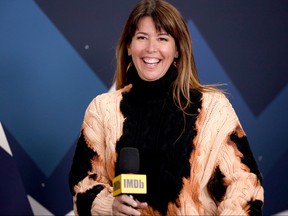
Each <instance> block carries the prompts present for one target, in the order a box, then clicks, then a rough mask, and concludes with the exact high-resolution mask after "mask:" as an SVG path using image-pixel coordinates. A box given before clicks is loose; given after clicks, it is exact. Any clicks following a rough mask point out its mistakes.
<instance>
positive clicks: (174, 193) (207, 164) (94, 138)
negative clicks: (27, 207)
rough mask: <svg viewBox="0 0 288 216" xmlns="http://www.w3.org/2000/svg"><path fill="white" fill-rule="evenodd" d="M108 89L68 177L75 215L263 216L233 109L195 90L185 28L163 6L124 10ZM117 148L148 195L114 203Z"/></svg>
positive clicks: (255, 174) (153, 3)
mask: <svg viewBox="0 0 288 216" xmlns="http://www.w3.org/2000/svg"><path fill="white" fill-rule="evenodd" d="M116 58H117V68H116V75H115V81H116V91H114V92H110V93H105V94H102V95H99V96H97V97H96V98H95V99H94V100H93V101H92V102H91V103H90V105H89V106H88V108H87V110H86V113H85V117H84V121H83V125H82V130H81V136H80V138H79V141H78V144H77V148H76V152H75V156H74V159H73V164H72V167H71V171H70V175H69V183H70V188H71V192H72V194H73V197H74V210H75V213H76V214H79V215H89V214H92V215H112V214H113V215H140V214H142V215H199V214H200V215H247V214H248V215H249V214H250V215H261V214H262V205H263V199H264V198H263V196H264V195H263V194H264V190H263V187H262V182H261V181H262V179H261V174H260V172H259V170H258V167H257V164H256V162H255V159H254V157H253V154H252V152H251V150H250V147H249V144H248V141H247V138H246V135H245V132H244V131H243V129H242V127H241V125H240V122H239V120H238V118H237V115H236V114H235V112H234V110H233V108H232V106H231V104H230V103H229V101H228V99H227V98H226V97H225V96H224V94H223V93H222V92H221V91H220V90H217V89H216V88H214V87H213V86H204V85H201V84H200V83H199V80H198V75H197V71H196V67H195V63H194V58H193V55H192V45H191V39H190V34H189V31H188V28H187V25H186V23H185V21H184V19H183V17H182V16H181V14H180V13H179V12H178V11H177V9H176V8H175V7H173V6H172V5H170V4H169V3H167V2H165V1H161V0H160V1H157V0H142V1H140V2H139V3H138V4H137V5H136V6H135V8H134V9H133V10H132V12H131V14H130V16H129V18H128V20H127V23H126V26H125V28H124V31H123V33H122V35H121V37H120V40H119V42H118V47H117V51H116ZM124 147H134V148H137V149H138V150H139V154H140V170H139V173H141V174H146V176H147V194H144V195H138V196H135V197H134V199H132V198H130V197H129V196H127V195H119V196H117V197H113V196H112V190H113V189H112V186H111V182H112V179H113V178H114V177H115V176H116V175H118V174H119V173H120V171H119V166H118V162H119V161H118V156H119V153H120V150H121V149H122V148H124Z"/></svg>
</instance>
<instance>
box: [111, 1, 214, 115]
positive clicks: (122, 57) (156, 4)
mask: <svg viewBox="0 0 288 216" xmlns="http://www.w3.org/2000/svg"><path fill="white" fill-rule="evenodd" d="M145 16H149V17H151V18H152V19H153V21H154V24H155V27H156V29H157V30H159V31H160V30H161V29H163V30H165V31H166V32H167V33H168V34H170V35H171V36H172V37H173V38H174V40H175V42H176V46H177V50H178V53H179V57H178V58H177V59H175V60H176V65H177V70H178V75H177V78H176V80H175V82H174V85H173V98H174V100H175V102H176V104H177V105H178V106H179V108H180V109H181V110H182V111H183V112H185V109H186V108H187V107H188V106H189V104H190V103H191V101H190V91H191V89H196V90H199V91H202V92H203V91H211V90H212V91H214V90H215V91H216V88H214V87H212V86H204V85H201V84H200V81H199V78H198V73H197V70H196V65H195V61H194V56H193V52H192V41H191V36H190V33H189V30H188V27H187V24H186V22H185V20H184V18H183V16H182V15H181V14H180V12H179V11H178V10H177V9H176V8H175V7H174V6H172V5H171V4H169V3H168V2H166V1H164V0H141V1H140V2H139V3H138V4H136V6H135V7H134V9H133V10H132V12H131V13H130V15H129V17H128V20H127V22H126V25H125V27H124V30H123V32H122V34H121V37H120V39H119V41H118V45H117V49H116V72H115V78H114V79H115V83H116V89H120V88H122V87H124V86H125V85H126V84H127V83H126V82H125V81H126V71H127V68H128V66H129V64H130V63H131V61H132V59H131V57H130V56H128V51H127V47H128V46H129V45H130V43H131V41H132V38H133V36H134V34H135V32H136V30H137V27H138V23H139V21H140V19H141V18H143V17H145ZM181 95H182V97H184V98H185V99H186V102H185V103H184V104H183V101H182V102H181V100H180V98H181Z"/></svg>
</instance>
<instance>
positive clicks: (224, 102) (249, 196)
mask: <svg viewBox="0 0 288 216" xmlns="http://www.w3.org/2000/svg"><path fill="white" fill-rule="evenodd" d="M217 104H218V105H217V106H215V107H214V108H213V111H212V114H211V118H216V119H218V120H219V121H218V122H219V123H220V124H219V125H218V128H217V138H216V140H217V142H219V143H216V145H217V148H218V150H217V153H216V154H217V156H216V160H215V161H216V163H215V165H214V171H213V174H212V177H211V179H210V181H209V183H208V190H209V192H210V194H211V196H212V198H213V199H214V201H215V202H216V204H217V206H218V213H219V215H262V206H263V200H264V190H263V187H262V177H261V174H260V171H259V169H258V166H257V163H256V161H255V159H254V156H253V154H252V151H251V149H250V147H249V143H248V139H247V137H246V134H245V132H244V130H243V129H242V127H241V124H240V122H239V120H238V117H237V115H236V113H235V111H234V109H233V107H232V106H231V104H230V102H229V101H228V99H227V98H226V97H225V96H222V97H219V98H217Z"/></svg>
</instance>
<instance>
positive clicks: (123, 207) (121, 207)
mask: <svg viewBox="0 0 288 216" xmlns="http://www.w3.org/2000/svg"><path fill="white" fill-rule="evenodd" d="M145 207H147V203H146V202H142V203H141V202H139V201H135V200H134V199H133V198H132V197H129V196H128V195H125V194H123V195H119V196H117V197H115V199H114V201H113V204H112V211H113V215H135V216H136V215H141V213H140V211H138V210H137V209H141V208H145Z"/></svg>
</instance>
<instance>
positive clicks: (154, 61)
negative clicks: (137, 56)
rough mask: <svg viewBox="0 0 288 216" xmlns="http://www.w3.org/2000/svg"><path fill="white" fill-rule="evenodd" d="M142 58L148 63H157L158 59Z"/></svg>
mask: <svg viewBox="0 0 288 216" xmlns="http://www.w3.org/2000/svg"><path fill="white" fill-rule="evenodd" d="M143 60H144V62H145V63H149V64H155V63H158V62H159V61H160V60H159V59H155V58H152V59H150V58H149V59H148V58H145V59H143Z"/></svg>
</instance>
